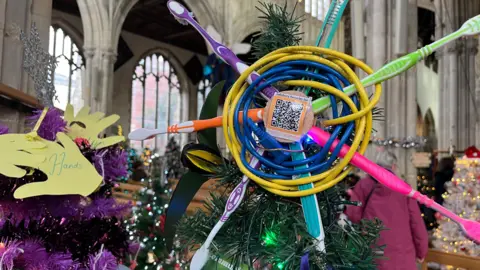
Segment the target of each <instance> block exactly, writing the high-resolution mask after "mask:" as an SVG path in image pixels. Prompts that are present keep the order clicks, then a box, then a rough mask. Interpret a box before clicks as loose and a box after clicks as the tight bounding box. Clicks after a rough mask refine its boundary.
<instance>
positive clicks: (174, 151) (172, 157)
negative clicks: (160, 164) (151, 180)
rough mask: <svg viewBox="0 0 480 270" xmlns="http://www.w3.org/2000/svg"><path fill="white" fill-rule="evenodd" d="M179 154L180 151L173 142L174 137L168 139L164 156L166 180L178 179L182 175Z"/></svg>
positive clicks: (178, 146) (175, 142)
mask: <svg viewBox="0 0 480 270" xmlns="http://www.w3.org/2000/svg"><path fill="white" fill-rule="evenodd" d="M181 154H182V149H181V148H180V145H178V143H177V141H176V140H175V137H170V140H169V141H168V143H167V147H166V149H165V155H164V157H165V158H164V159H165V173H166V176H167V179H178V177H180V175H181V174H182V173H183V166H182V161H181V160H180V156H181Z"/></svg>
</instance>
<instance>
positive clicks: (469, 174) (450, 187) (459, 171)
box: [433, 147, 480, 256]
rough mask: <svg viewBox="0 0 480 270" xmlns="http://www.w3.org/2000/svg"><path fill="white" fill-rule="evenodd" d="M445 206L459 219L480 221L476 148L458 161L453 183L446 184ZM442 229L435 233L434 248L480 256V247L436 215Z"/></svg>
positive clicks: (479, 153) (479, 171) (479, 158)
mask: <svg viewBox="0 0 480 270" xmlns="http://www.w3.org/2000/svg"><path fill="white" fill-rule="evenodd" d="M445 187H446V190H447V192H446V193H445V194H444V195H443V198H444V202H443V206H445V207H446V208H448V209H451V210H452V212H454V213H456V214H458V215H459V216H460V217H463V218H467V219H471V220H478V221H480V151H479V150H477V149H476V148H474V147H471V148H469V149H467V154H466V155H465V156H464V157H462V158H459V159H457V160H456V161H455V174H454V176H453V179H452V181H449V182H447V183H446V184H445ZM436 216H437V219H438V223H439V227H438V228H437V229H436V230H435V233H434V236H435V240H434V241H433V245H434V247H435V248H437V249H440V250H443V251H445V252H449V253H458V254H463V255H468V256H480V245H477V244H475V243H474V242H472V241H470V240H469V239H467V238H466V237H465V235H464V233H463V232H462V231H461V229H460V228H459V227H458V225H456V224H455V223H454V222H453V221H452V220H450V219H448V218H443V217H441V216H440V215H436Z"/></svg>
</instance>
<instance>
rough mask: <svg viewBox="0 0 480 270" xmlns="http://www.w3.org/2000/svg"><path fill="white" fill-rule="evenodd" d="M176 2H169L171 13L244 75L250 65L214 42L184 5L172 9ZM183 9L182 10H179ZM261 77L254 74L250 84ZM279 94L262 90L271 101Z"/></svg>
mask: <svg viewBox="0 0 480 270" xmlns="http://www.w3.org/2000/svg"><path fill="white" fill-rule="evenodd" d="M173 2H175V1H169V4H168V7H169V9H170V12H171V13H172V14H173V15H174V16H175V17H177V18H180V19H182V20H185V21H187V22H188V23H190V25H192V26H193V27H194V28H195V29H196V30H197V31H198V33H200V35H202V37H203V38H204V39H205V40H206V41H207V42H208V44H209V45H210V47H211V48H212V50H213V51H214V52H215V54H216V55H217V56H218V57H220V58H221V59H222V60H223V61H224V62H226V63H228V64H229V65H230V66H231V67H232V68H233V69H234V70H235V71H236V72H237V73H238V74H242V73H243V71H245V70H246V69H247V68H248V65H247V64H245V63H244V62H242V61H241V60H240V59H238V57H237V56H236V55H235V54H234V53H233V52H232V51H231V50H230V49H229V48H227V47H226V46H225V45H223V44H220V43H219V42H217V41H216V40H214V39H213V38H212V37H211V36H210V35H209V34H208V33H207V31H205V29H203V28H202V27H201V26H200V25H199V24H198V23H197V21H195V19H194V18H192V16H191V15H190V12H188V10H187V8H185V7H184V6H183V5H181V4H180V3H178V2H175V3H176V4H175V5H174V6H175V7H177V8H172V6H173V5H172V3H173ZM178 7H181V8H178ZM258 77H259V75H258V73H256V72H252V73H251V74H250V75H249V76H248V78H247V81H248V83H252V82H253V81H255V79H257V78H258ZM277 92H278V90H277V89H275V88H273V87H271V86H269V87H267V88H265V89H264V90H262V93H261V94H262V96H263V97H264V98H267V99H271V98H272V97H273V96H274V95H275V94H276V93H277Z"/></svg>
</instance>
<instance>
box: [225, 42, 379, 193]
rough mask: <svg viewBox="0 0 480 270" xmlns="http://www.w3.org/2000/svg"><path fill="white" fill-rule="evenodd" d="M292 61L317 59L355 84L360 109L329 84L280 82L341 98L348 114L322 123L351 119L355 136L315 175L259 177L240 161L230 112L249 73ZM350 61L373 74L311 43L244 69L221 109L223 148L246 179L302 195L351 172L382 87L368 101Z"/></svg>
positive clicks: (365, 143)
mask: <svg viewBox="0 0 480 270" xmlns="http://www.w3.org/2000/svg"><path fill="white" fill-rule="evenodd" d="M293 60H307V61H313V62H317V63H320V64H323V65H326V66H329V67H331V68H332V69H334V70H336V71H337V72H339V73H340V74H342V75H343V76H344V77H345V78H347V80H348V81H349V82H350V83H351V84H353V85H355V87H356V89H357V92H358V98H359V101H360V102H359V103H360V110H358V109H357V107H356V106H355V104H354V102H353V100H352V99H351V98H350V97H349V96H348V95H347V94H345V93H343V92H342V91H341V90H338V89H336V88H334V87H332V86H330V85H327V84H323V83H320V82H316V81H309V80H288V81H285V82H283V83H284V84H285V85H289V86H296V87H298V86H303V87H311V88H314V89H318V90H321V91H325V92H326V93H328V94H332V95H334V96H336V97H337V98H338V99H341V100H342V101H344V102H345V103H346V104H347V105H348V106H349V107H350V109H351V111H352V114H350V115H347V116H344V117H339V118H336V119H331V120H326V121H324V122H323V124H324V125H326V126H332V125H339V124H345V123H348V122H350V121H355V136H354V139H353V142H352V144H351V146H350V150H349V151H348V153H347V154H346V155H345V157H344V158H343V159H341V160H337V161H336V162H335V163H334V164H335V165H334V166H333V167H332V168H331V169H329V170H328V171H325V172H323V173H320V174H318V175H312V176H309V177H304V178H299V179H295V180H283V179H268V180H267V179H263V178H261V177H258V176H257V175H255V174H253V173H252V172H251V171H250V170H249V169H248V168H246V167H245V165H244V164H243V163H242V160H241V158H240V153H241V149H242V145H241V144H240V141H239V140H238V137H237V134H236V133H235V129H234V125H233V123H234V111H235V107H236V106H237V104H238V102H239V100H240V98H241V96H242V95H243V94H244V92H245V90H246V89H247V87H248V86H249V84H248V83H247V82H246V79H247V77H248V75H249V74H251V73H252V72H253V71H254V70H256V71H257V72H258V73H259V74H262V73H264V72H266V71H268V70H269V69H271V68H273V67H274V66H276V65H278V64H281V63H284V62H287V61H293ZM347 63H348V64H351V65H354V66H357V67H358V68H360V69H362V70H363V71H365V72H366V73H367V74H371V73H373V70H372V69H371V68H370V67H369V66H367V65H366V64H365V63H363V62H362V61H360V60H358V59H356V58H354V57H352V56H349V55H346V54H344V53H341V52H338V51H334V50H331V49H325V48H319V47H313V46H292V47H285V48H282V49H278V50H276V51H274V52H272V53H270V54H268V55H266V56H264V57H262V58H261V59H259V60H258V61H257V62H255V63H254V64H253V65H252V66H250V67H249V68H248V69H246V70H245V71H244V72H243V73H242V74H241V75H240V77H239V78H238V80H237V81H236V82H235V84H234V85H233V86H232V89H231V90H230V92H229V93H228V95H227V97H226V100H225V105H224V109H223V120H222V127H223V133H224V136H225V140H226V143H227V147H228V149H229V150H230V152H231V153H232V156H233V158H234V159H235V162H236V163H237V165H238V167H239V169H240V171H241V172H242V173H243V174H245V175H246V176H247V177H248V178H250V179H251V180H253V181H255V182H256V183H257V184H259V185H260V186H262V187H263V188H265V189H266V190H268V191H270V192H272V193H274V194H277V195H281V196H285V197H302V196H308V195H312V194H316V193H318V192H321V191H323V190H325V189H328V188H330V187H332V186H334V185H335V184H337V183H338V182H339V181H341V180H342V179H343V178H345V176H347V175H348V173H349V172H350V171H351V167H350V166H349V162H350V160H351V159H352V157H353V155H354V154H355V152H356V151H357V149H358V152H359V153H361V154H363V153H365V150H366V149H367V146H368V143H369V140H370V135H371V132H372V109H373V107H374V106H375V105H376V104H377V102H378V101H379V100H380V96H381V92H382V88H381V85H380V84H376V85H375V92H374V94H373V96H372V98H371V100H369V98H368V95H367V92H366V91H365V88H364V87H363V85H362V84H361V82H360V79H359V78H358V77H357V75H356V74H355V72H354V71H353V70H352V69H351V68H350V67H349V66H348V65H347ZM310 183H313V184H314V187H313V188H311V189H308V190H301V191H300V190H298V187H297V186H299V185H304V184H310Z"/></svg>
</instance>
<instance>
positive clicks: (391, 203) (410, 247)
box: [345, 177, 428, 270]
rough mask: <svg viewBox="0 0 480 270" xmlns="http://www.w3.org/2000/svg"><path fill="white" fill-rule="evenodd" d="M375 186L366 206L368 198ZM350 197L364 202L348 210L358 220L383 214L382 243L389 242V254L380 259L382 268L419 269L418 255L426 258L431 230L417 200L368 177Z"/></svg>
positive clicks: (381, 217) (381, 216)
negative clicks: (424, 219) (428, 230)
mask: <svg viewBox="0 0 480 270" xmlns="http://www.w3.org/2000/svg"><path fill="white" fill-rule="evenodd" d="M374 187H375V190H374V191H373V193H372V195H371V196H370V199H369V201H368V203H367V205H366V207H364V206H365V200H366V198H367V196H368V194H369V193H370V191H371V190H372V189H373V188H374ZM350 200H352V201H359V202H361V203H362V206H360V207H359V206H348V207H347V209H346V212H345V214H346V215H347V216H348V217H349V219H350V220H351V221H352V222H354V223H358V222H360V220H361V219H363V218H365V219H374V218H379V219H380V220H382V222H383V224H384V226H385V228H386V230H385V231H382V232H381V233H380V239H379V241H378V244H379V245H386V247H385V254H384V256H385V257H386V258H385V259H383V260H378V261H377V263H378V269H380V270H383V269H388V270H415V269H417V266H416V258H420V259H423V258H425V256H426V255H427V251H428V234H427V229H426V227H425V224H424V222H423V219H422V216H421V214H420V209H419V207H418V204H417V202H416V201H415V200H413V199H411V198H407V197H405V196H403V195H401V194H398V193H396V192H394V191H392V190H390V189H388V188H386V187H384V186H383V185H382V184H380V183H378V184H376V185H375V180H373V179H371V178H369V177H367V178H364V179H362V180H360V181H359V182H358V183H357V184H356V185H355V187H354V188H353V192H352V194H351V198H350Z"/></svg>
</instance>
